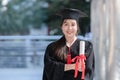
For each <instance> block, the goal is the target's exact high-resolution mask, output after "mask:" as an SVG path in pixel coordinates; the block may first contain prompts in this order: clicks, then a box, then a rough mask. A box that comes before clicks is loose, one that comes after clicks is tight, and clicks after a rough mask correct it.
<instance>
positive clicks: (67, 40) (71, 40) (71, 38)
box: [66, 36, 77, 47]
mask: <svg viewBox="0 0 120 80" xmlns="http://www.w3.org/2000/svg"><path fill="white" fill-rule="evenodd" d="M76 39H77V37H76V36H74V37H69V38H66V44H67V46H68V47H70V46H71V45H72V44H73V43H74V41H75V40H76Z"/></svg>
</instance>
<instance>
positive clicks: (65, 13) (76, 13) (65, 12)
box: [57, 8, 87, 21]
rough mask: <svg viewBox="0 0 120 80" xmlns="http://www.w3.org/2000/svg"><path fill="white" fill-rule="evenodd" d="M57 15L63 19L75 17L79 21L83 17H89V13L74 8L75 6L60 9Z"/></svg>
mask: <svg viewBox="0 0 120 80" xmlns="http://www.w3.org/2000/svg"><path fill="white" fill-rule="evenodd" d="M57 15H59V16H60V17H61V18H62V19H63V20H64V19H75V20H77V21H78V20H79V18H81V17H87V14H85V13H84V12H82V11H80V10H78V9H73V8H64V9H61V10H60V11H58V12H57Z"/></svg>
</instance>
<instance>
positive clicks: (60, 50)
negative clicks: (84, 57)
mask: <svg viewBox="0 0 120 80" xmlns="http://www.w3.org/2000/svg"><path fill="white" fill-rule="evenodd" d="M53 47H54V51H55V56H56V57H57V58H58V59H60V60H65V61H66V39H65V36H62V37H61V38H60V39H59V40H57V41H56V42H55V44H54V46H53Z"/></svg>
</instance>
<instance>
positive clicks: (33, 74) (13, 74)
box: [0, 68, 43, 80]
mask: <svg viewBox="0 0 120 80" xmlns="http://www.w3.org/2000/svg"><path fill="white" fill-rule="evenodd" d="M42 71H43V69H42V68H41V69H38V68H36V69H0V80H42Z"/></svg>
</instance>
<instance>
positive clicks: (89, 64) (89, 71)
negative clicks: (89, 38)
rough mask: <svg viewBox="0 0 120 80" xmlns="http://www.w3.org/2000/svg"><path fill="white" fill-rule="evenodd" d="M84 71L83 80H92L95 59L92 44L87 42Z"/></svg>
mask: <svg viewBox="0 0 120 80" xmlns="http://www.w3.org/2000/svg"><path fill="white" fill-rule="evenodd" d="M86 54H87V56H86V62H85V65H86V69H85V80H93V77H94V68H95V58H94V51H93V45H92V43H90V42H88V43H87V47H86Z"/></svg>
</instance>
